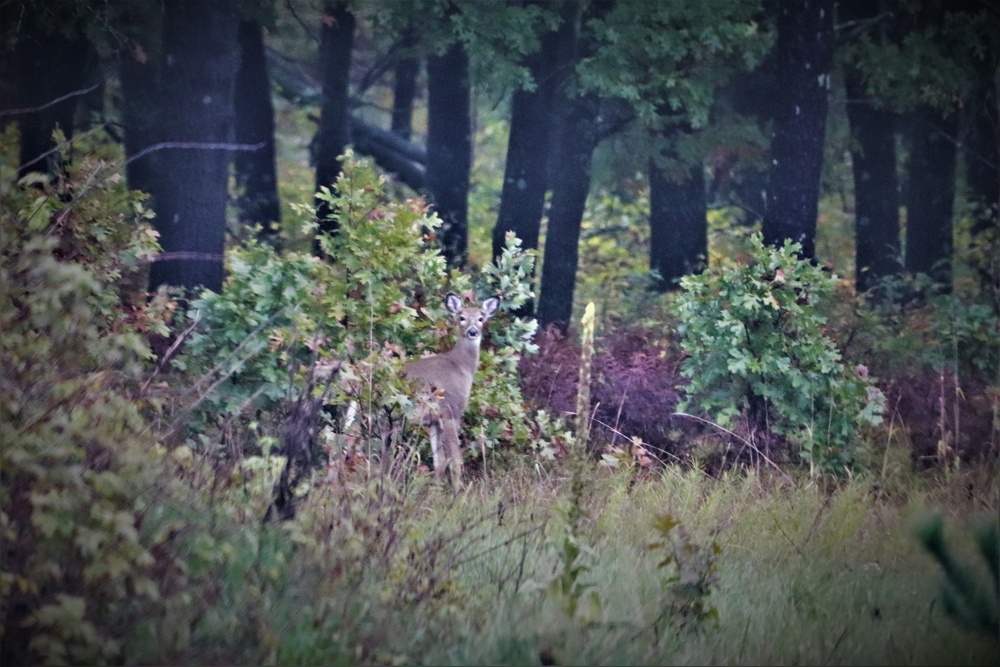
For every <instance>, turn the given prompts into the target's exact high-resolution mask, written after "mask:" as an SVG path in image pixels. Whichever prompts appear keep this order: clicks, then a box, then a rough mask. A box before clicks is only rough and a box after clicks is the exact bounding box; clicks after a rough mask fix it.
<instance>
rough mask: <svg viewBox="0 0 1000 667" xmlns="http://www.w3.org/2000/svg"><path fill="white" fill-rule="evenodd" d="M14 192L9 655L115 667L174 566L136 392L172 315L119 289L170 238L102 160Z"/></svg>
mask: <svg viewBox="0 0 1000 667" xmlns="http://www.w3.org/2000/svg"><path fill="white" fill-rule="evenodd" d="M0 187H2V188H3V193H2V195H3V197H2V198H3V207H2V209H0V234H2V236H3V239H4V243H3V250H2V253H0V332H2V333H0V367H2V368H3V369H4V372H3V375H4V377H3V380H2V381H0V441H2V443H3V447H2V448H0V480H2V484H0V541H2V543H3V545H4V546H3V550H4V553H3V559H2V565H0V644H2V650H0V655H2V656H3V659H4V662H5V664H12V663H13V664H24V663H29V662H45V663H89V664H94V663H103V662H106V661H109V660H113V659H116V656H118V653H119V650H120V637H121V635H122V634H123V632H124V630H125V629H126V628H127V627H128V623H129V622H130V619H131V618H132V617H133V616H134V615H135V614H137V613H139V612H140V611H142V610H148V609H149V608H150V607H151V605H152V604H153V603H155V602H158V601H160V600H161V597H162V593H161V590H160V587H159V584H158V582H157V581H156V580H155V579H154V577H153V566H154V565H155V564H157V562H158V561H159V562H160V563H161V564H163V563H164V562H165V561H166V560H167V557H166V556H163V557H162V558H160V559H157V558H154V555H153V551H152V548H151V547H152V544H151V543H150V542H149V541H148V540H145V539H143V538H141V537H140V522H141V516H142V511H143V507H144V502H145V498H143V494H144V492H145V491H147V490H148V488H149V486H150V484H151V482H152V480H153V479H154V476H155V471H154V469H153V468H152V467H151V466H150V465H149V461H148V456H147V450H148V448H149V446H150V433H149V431H148V429H147V426H146V422H145V420H144V419H143V416H142V413H141V407H142V406H141V403H140V402H139V401H137V400H136V399H135V398H134V395H135V392H136V387H137V385H138V380H139V379H140V374H141V373H143V371H144V370H145V368H146V362H147V361H148V360H149V358H150V356H151V355H150V352H149V349H148V347H147V346H146V343H145V341H144V340H143V338H142V336H141V335H140V333H139V332H140V331H141V330H146V331H149V330H160V329H162V326H163V324H162V318H161V316H159V315H158V314H157V313H156V312H155V309H154V308H152V307H146V306H145V305H140V304H141V303H142V297H143V295H142V294H141V293H140V294H132V293H129V292H128V291H127V290H125V289H123V288H122V284H121V278H122V276H124V275H126V274H128V273H130V272H133V271H135V269H136V267H137V266H138V263H139V262H140V261H142V260H143V259H144V258H147V257H148V255H149V254H150V253H152V252H153V251H154V250H155V249H156V242H155V238H154V236H153V235H152V233H151V231H150V230H149V227H148V225H147V224H146V223H145V219H146V217H147V216H146V215H145V213H144V210H143V208H142V206H141V198H140V197H139V196H138V195H137V194H136V193H130V192H128V191H127V190H126V189H125V188H124V186H123V183H122V179H121V178H120V177H119V176H118V175H117V174H116V173H115V172H114V171H112V170H111V169H110V168H109V167H108V166H107V165H106V164H104V163H91V162H88V161H84V163H83V164H82V165H76V166H72V167H70V168H69V169H68V170H67V172H66V173H65V174H61V175H59V176H57V177H55V178H53V179H52V180H46V179H41V178H40V177H39V178H36V177H34V176H30V175H29V177H26V179H24V180H23V181H22V182H21V183H20V184H17V185H11V184H9V183H3V184H2V185H0ZM154 305H155V304H154ZM8 661H9V662H8Z"/></svg>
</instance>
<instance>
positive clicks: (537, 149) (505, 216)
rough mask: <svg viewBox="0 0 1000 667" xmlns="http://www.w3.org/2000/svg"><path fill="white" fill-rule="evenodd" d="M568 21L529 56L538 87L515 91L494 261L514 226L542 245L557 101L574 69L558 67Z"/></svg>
mask: <svg viewBox="0 0 1000 667" xmlns="http://www.w3.org/2000/svg"><path fill="white" fill-rule="evenodd" d="M568 18H572V16H570V17H568ZM568 26H571V24H570V22H569V20H567V17H564V20H563V21H561V23H560V28H559V30H558V31H552V30H549V31H546V32H545V34H543V35H542V37H541V43H540V46H539V48H538V49H537V50H536V51H534V52H533V53H531V54H530V55H528V56H527V57H526V58H525V59H524V61H523V65H524V66H525V67H526V68H527V70H528V72H529V74H530V75H531V81H532V85H533V88H532V89H528V88H524V87H521V88H518V89H517V90H515V91H514V94H513V95H512V96H511V103H510V135H509V137H508V140H507V160H506V162H505V163H504V175H503V186H502V189H501V192H500V210H499V212H498V213H497V221H496V225H495V226H494V227H493V259H494V261H495V260H496V259H497V258H498V257H499V256H500V255H501V253H503V249H504V245H505V239H506V236H507V232H509V231H512V232H514V233H515V234H517V237H518V238H519V239H521V242H522V244H523V247H525V248H531V249H536V248H538V235H539V230H540V229H541V224H542V212H543V209H544V207H545V191H546V189H547V186H548V183H547V180H546V176H547V167H548V156H549V149H550V145H551V143H552V142H551V131H552V109H553V101H554V100H555V91H556V90H558V88H559V86H560V82H561V81H562V79H564V78H565V73H566V72H567V70H568V68H565V67H564V68H561V69H560V68H559V67H557V57H558V48H559V40H560V39H561V35H562V34H563V33H564V32H565V30H566V29H567V27H568Z"/></svg>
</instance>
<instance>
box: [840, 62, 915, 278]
mask: <svg viewBox="0 0 1000 667" xmlns="http://www.w3.org/2000/svg"><path fill="white" fill-rule="evenodd" d="M845 87H846V90H847V119H848V122H849V123H850V127H851V138H852V139H853V140H854V145H853V146H852V148H851V170H852V173H853V176H854V246H855V276H854V282H855V286H856V287H857V290H858V292H865V291H867V290H869V289H871V288H873V287H875V286H877V285H878V284H879V282H880V281H881V280H882V279H883V278H886V277H888V276H892V275H896V274H898V273H899V271H900V270H901V269H902V267H901V266H900V255H901V244H900V238H899V200H898V196H897V194H896V191H897V187H898V184H897V181H896V138H895V133H894V127H895V116H894V114H892V113H891V112H890V111H887V110H885V109H879V108H877V107H875V106H874V105H873V104H872V102H871V98H870V97H869V96H868V93H867V92H866V90H865V83H864V78H863V75H862V74H861V72H860V71H858V69H857V68H854V67H850V68H848V70H847V72H846V74H845Z"/></svg>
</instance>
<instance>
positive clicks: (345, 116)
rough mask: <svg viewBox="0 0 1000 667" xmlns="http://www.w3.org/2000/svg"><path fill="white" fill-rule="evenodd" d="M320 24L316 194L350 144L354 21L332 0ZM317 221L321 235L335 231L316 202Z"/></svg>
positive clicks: (342, 3)
mask: <svg viewBox="0 0 1000 667" xmlns="http://www.w3.org/2000/svg"><path fill="white" fill-rule="evenodd" d="M321 21H322V23H323V27H322V34H321V36H320V47H319V60H320V62H319V66H320V69H321V71H322V77H323V104H322V109H321V111H320V122H319V131H318V136H317V139H318V144H319V150H318V152H317V156H316V189H317V190H318V189H319V188H320V187H322V186H327V187H330V186H332V185H333V184H334V182H336V180H337V176H338V175H339V174H340V161H339V160H338V159H337V158H339V157H340V156H341V155H343V153H344V150H345V149H346V148H347V144H349V143H350V141H351V124H350V96H349V93H350V82H351V80H350V75H351V53H352V51H353V50H354V27H355V17H354V13H353V12H352V11H351V10H350V7H349V6H348V3H347V0H331V1H330V2H327V4H326V5H324V8H323V16H322V18H321ZM316 217H317V219H318V220H319V229H320V231H321V232H334V231H336V229H337V225H336V222H335V221H334V220H331V219H330V210H329V205H328V204H327V203H326V202H324V201H322V200H317V202H316ZM317 248H318V245H317Z"/></svg>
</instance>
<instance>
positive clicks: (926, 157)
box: [905, 107, 958, 291]
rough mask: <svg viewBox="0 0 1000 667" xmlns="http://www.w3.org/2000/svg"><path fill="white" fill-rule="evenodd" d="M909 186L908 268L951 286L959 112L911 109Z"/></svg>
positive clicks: (907, 190)
mask: <svg viewBox="0 0 1000 667" xmlns="http://www.w3.org/2000/svg"><path fill="white" fill-rule="evenodd" d="M911 122H912V125H911V132H910V142H911V144H910V160H909V164H908V165H907V178H908V181H907V187H906V193H905V196H906V270H907V271H909V272H912V273H925V274H927V275H929V276H931V278H933V280H934V282H935V283H937V284H938V285H939V286H940V287H941V288H942V289H944V290H945V291H950V289H951V253H952V247H953V241H952V236H953V230H952V227H953V225H952V214H953V212H954V201H955V166H956V161H957V148H956V146H955V138H956V136H957V134H958V114H957V113H956V112H952V113H950V114H948V115H943V114H942V113H941V112H939V111H935V110H934V109H931V108H929V107H921V108H919V109H917V111H915V112H914V113H913V116H912V119H911Z"/></svg>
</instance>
